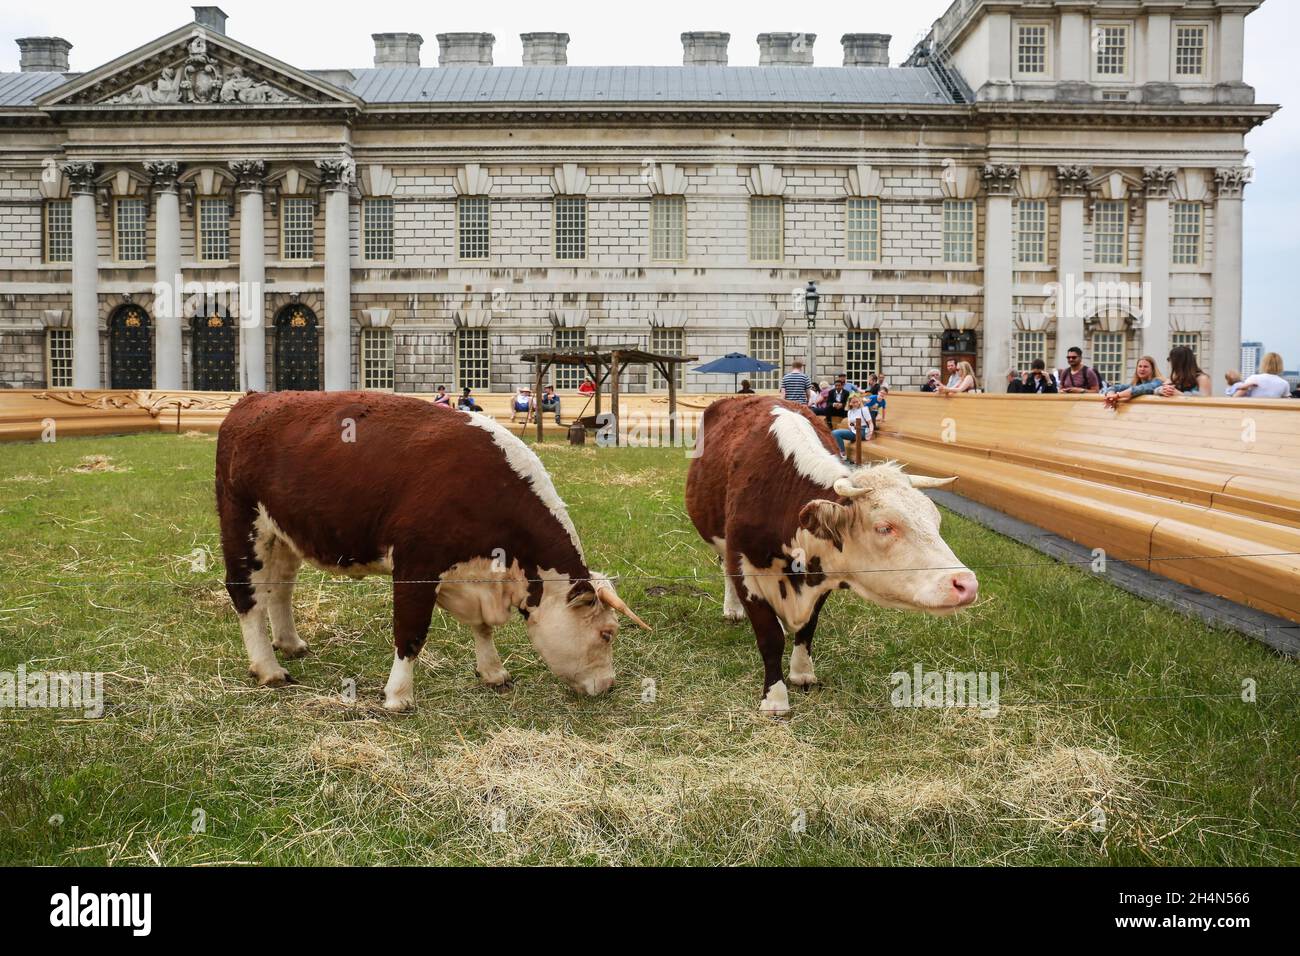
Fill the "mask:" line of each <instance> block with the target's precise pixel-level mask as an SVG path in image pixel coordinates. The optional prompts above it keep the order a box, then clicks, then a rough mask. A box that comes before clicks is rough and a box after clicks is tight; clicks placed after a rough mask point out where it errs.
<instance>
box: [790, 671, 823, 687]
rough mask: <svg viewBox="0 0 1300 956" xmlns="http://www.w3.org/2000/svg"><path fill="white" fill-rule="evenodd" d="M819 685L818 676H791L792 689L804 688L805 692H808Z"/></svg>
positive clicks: (792, 674)
mask: <svg viewBox="0 0 1300 956" xmlns="http://www.w3.org/2000/svg"><path fill="white" fill-rule="evenodd" d="M817 683H818V681H817V675H816V674H795V673H791V674H790V686H791V687H802V688H803V689H804V690H808V689H809V688H812V687H816V686H817Z"/></svg>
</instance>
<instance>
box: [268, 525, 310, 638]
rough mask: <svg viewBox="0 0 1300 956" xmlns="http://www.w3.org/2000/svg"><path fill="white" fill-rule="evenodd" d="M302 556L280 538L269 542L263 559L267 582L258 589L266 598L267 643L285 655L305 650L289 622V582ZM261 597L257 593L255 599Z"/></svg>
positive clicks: (290, 609) (291, 609) (295, 573)
mask: <svg viewBox="0 0 1300 956" xmlns="http://www.w3.org/2000/svg"><path fill="white" fill-rule="evenodd" d="M301 565H302V559H301V558H299V557H298V555H297V553H295V552H294V550H293V548H291V547H290V546H289V544H288V542H286V541H285V540H284V539H282V538H275V539H273V540H272V542H271V546H270V551H269V553H268V556H267V562H266V573H267V577H266V581H267V583H266V584H265V585H263V586H262V587H261V588H259V589H258V592H259V595H264V596H265V598H266V610H267V613H268V614H269V615H270V617H271V634H272V636H273V637H274V638H275V639H274V640H273V641H272V642H271V646H272V647H274V648H275V649H276V650H277V651H279V652H280V653H281V654H283V655H284V656H285V657H301V656H302V655H304V654H306V653H307V642H306V641H304V640H303V639H302V638H301V637H299V636H298V629H297V628H296V627H295V626H294V623H293V585H294V582H295V581H296V580H297V578H298V568H299V567H300V566H301ZM260 600H261V597H260V596H259V601H260Z"/></svg>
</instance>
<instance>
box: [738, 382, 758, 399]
mask: <svg viewBox="0 0 1300 956" xmlns="http://www.w3.org/2000/svg"><path fill="white" fill-rule="evenodd" d="M736 394H737V395H753V394H755V392H754V385H753V383H751V382H750V380H749V379H747V378H742V379H741V380H740V389H739V390H738V391H737V392H736Z"/></svg>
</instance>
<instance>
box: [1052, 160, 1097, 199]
mask: <svg viewBox="0 0 1300 956" xmlns="http://www.w3.org/2000/svg"><path fill="white" fill-rule="evenodd" d="M1090 182H1092V167H1091V166H1057V167H1056V190H1057V192H1059V193H1060V194H1061V197H1062V198H1063V199H1083V198H1084V197H1086V196H1087V195H1088V184H1089V183H1090Z"/></svg>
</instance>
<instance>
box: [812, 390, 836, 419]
mask: <svg viewBox="0 0 1300 956" xmlns="http://www.w3.org/2000/svg"><path fill="white" fill-rule="evenodd" d="M830 394H831V383H830V382H822V383H821V384H820V385H818V386H816V387H815V388H814V389H813V396H812V401H811V402H810V403H809V404H810V407H811V408H812V412H813V414H814V415H825V414H826V403H827V400H828V399H829V397H830Z"/></svg>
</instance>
